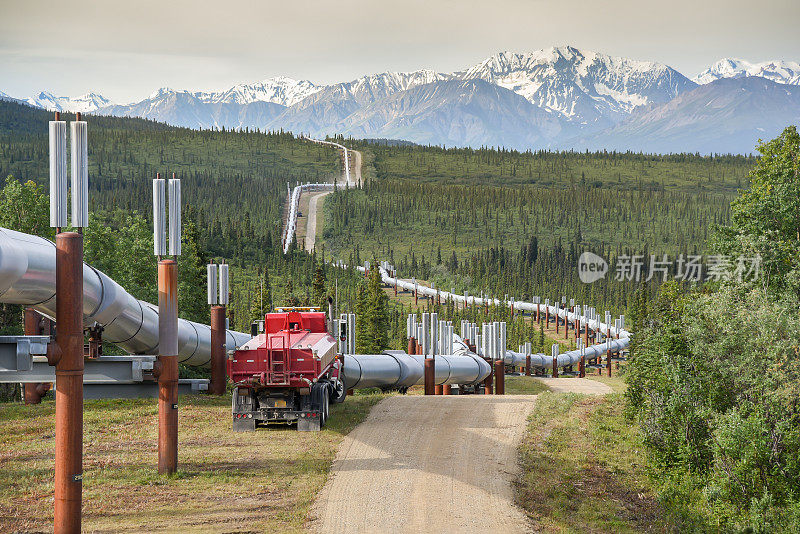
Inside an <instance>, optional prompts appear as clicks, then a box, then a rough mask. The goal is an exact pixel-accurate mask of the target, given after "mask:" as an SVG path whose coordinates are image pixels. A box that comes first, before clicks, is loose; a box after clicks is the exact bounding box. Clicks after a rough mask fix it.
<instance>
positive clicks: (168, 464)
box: [157, 260, 178, 474]
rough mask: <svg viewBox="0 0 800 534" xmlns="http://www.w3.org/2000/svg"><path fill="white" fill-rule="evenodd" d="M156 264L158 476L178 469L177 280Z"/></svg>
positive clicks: (172, 267)
mask: <svg viewBox="0 0 800 534" xmlns="http://www.w3.org/2000/svg"><path fill="white" fill-rule="evenodd" d="M176 267H177V264H176V262H175V260H161V261H159V262H158V339H159V343H158V372H157V374H158V472H159V473H160V474H172V473H174V472H175V471H176V470H177V469H178V276H177V269H176Z"/></svg>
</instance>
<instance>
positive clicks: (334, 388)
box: [330, 380, 347, 404]
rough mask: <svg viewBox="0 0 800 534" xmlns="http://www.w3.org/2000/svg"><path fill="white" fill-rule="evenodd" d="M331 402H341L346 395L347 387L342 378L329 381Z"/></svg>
mask: <svg viewBox="0 0 800 534" xmlns="http://www.w3.org/2000/svg"><path fill="white" fill-rule="evenodd" d="M330 388H331V389H330V392H331V402H332V403H334V404H341V403H343V402H344V399H345V397H347V388H346V387H345V385H344V382H343V381H342V380H335V381H333V382H331V386H330Z"/></svg>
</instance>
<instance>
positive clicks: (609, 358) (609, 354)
mask: <svg viewBox="0 0 800 534" xmlns="http://www.w3.org/2000/svg"><path fill="white" fill-rule="evenodd" d="M606 369H608V376H611V351H610V350H609V351H606Z"/></svg>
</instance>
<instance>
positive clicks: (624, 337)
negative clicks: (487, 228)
mask: <svg viewBox="0 0 800 534" xmlns="http://www.w3.org/2000/svg"><path fill="white" fill-rule="evenodd" d="M305 139H307V140H309V141H312V142H314V143H320V144H326V145H331V146H334V147H336V148H338V149H340V150H342V151H343V152H344V161H345V172H346V174H347V180H348V182H349V181H350V161H349V157H348V152H349V151H348V149H347V148H346V147H345V146H343V145H340V144H339V143H333V142H330V141H321V140H318V139H312V138H310V137H306V138H305ZM302 187H303V186H297V187H295V189H294V191H293V192H292V202H291V205H290V208H289V209H290V214H295V219H294V221H293V222H291V221H292V219H291V217H290V222H291V224H288V225H287V227H286V232H287V233H286V237H285V239H284V242H285V243H287V244H286V245H285V246H284V253H285V252H286V251H287V250H288V243H291V239H292V234H293V233H294V231H295V226H296V223H297V221H296V213H297V206H298V205H299V203H300V194H301V192H302V190H303V189H302ZM290 232H291V233H290ZM334 265H335V266H338V267H342V268H347V266H346V265H344V264H343V263H342V262H335V263H334ZM356 269H358V270H359V271H361V272H365V271H366V268H365V267H362V266H357V267H356ZM380 272H381V280H382V281H383V283H384V284H386V285H388V286H391V287H397V288H402V289H404V290H408V291H414V292H417V294H421V295H423V296H427V297H432V298H437V299H439V300H443V301H447V300H451V301H452V302H453V303H455V304H461V305H462V306H465V307H466V306H467V305H473V306H506V307H509V308H511V309H512V310H516V311H527V312H530V313H533V312H534V311H537V312H538V313H547V314H549V315H551V316H556V317H558V318H561V319H563V320H564V324H565V325H566V324H567V323H568V322H570V321H572V322H573V323H575V322H576V321H580V324H581V325H584V328H589V329H591V330H594V331H595V332H605V333H606V334H607V335H608V336H609V339H607V340H606V342H604V343H598V344H595V345H591V346H587V347H586V348H585V349H577V350H574V351H568V352H565V353H563V354H559V355H558V357H557V365H558V366H559V367H561V366H568V365H573V364H576V363H578V362H579V361H580V359H581V350H583V351H584V353H583V354H584V356H585V358H586V359H591V358H594V357H595V356H600V355H602V354H604V353H606V352H607V351H612V352H616V351H621V350H624V349H626V348H628V345H629V339H630V336H631V333H630V332H628V331H627V330H625V329H624V326H622V325H620V326H616V325H614V326H611V325H610V324H606V323H603V322H601V321H600V319H599V318H595V317H591V316H587V315H586V314H583V315H581V314H579V313H575V312H571V311H569V310H567V309H566V308H559V307H558V306H550V305H549V304H541V303H531V302H522V301H515V300H500V299H496V298H485V297H475V296H468V295H467V294H466V293H465V294H464V295H457V294H454V293H451V292H449V291H440V290H438V289H434V288H431V287H425V286H421V285H419V284H417V283H416V281H412V282H409V281H405V280H400V279H399V278H397V277H393V276H390V275H389V273H388V272H387V271H386V269H384V268H383V267H380ZM612 337H616V338H617V339H610V338H612ZM478 352H479V353H480V352H481V350H480V349H478ZM503 359H504V360H505V362H506V364H508V365H521V364H524V363H525V360H526V357H525V355H524V354H521V353H519V352H514V351H509V350H506V351H505V353H504V357H503ZM562 362H564V363H562ZM531 365H534V366H536V367H543V368H552V366H553V359H552V356H546V355H544V354H533V355H532V356H531Z"/></svg>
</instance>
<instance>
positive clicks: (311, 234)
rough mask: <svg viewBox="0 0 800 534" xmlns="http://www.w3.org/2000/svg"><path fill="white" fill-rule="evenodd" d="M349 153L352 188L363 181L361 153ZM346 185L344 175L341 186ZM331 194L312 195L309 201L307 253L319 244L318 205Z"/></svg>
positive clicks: (355, 151)
mask: <svg viewBox="0 0 800 534" xmlns="http://www.w3.org/2000/svg"><path fill="white" fill-rule="evenodd" d="M348 152H349V153H350V156H351V159H350V170H351V172H350V187H354V186H355V185H356V184H358V183H359V182H360V181H361V152H359V151H357V150H348ZM345 184H346V176H344V175H343V176H342V178H341V179H340V180H339V185H341V186H344V185H345ZM330 193H331V192H330V191H325V192H322V193H311V197H310V199H309V201H308V215H307V217H306V234H305V248H306V251H307V252H311V251H312V250H314V246H315V245H316V242H317V210H318V204H317V203H318V202H319V201H320V200H322V199H323V198H324V197H325V196H327V195H329V194H330ZM298 226H299V225H298Z"/></svg>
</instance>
